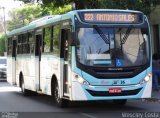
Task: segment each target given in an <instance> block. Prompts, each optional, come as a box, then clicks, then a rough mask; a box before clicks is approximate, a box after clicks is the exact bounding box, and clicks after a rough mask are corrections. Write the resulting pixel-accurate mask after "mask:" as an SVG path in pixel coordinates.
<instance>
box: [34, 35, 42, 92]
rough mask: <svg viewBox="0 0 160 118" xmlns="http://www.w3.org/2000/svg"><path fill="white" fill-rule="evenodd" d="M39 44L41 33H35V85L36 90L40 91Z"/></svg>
mask: <svg viewBox="0 0 160 118" xmlns="http://www.w3.org/2000/svg"><path fill="white" fill-rule="evenodd" d="M41 46H42V33H39V32H38V33H37V32H36V35H35V57H36V58H35V64H36V65H35V67H36V68H35V74H36V75H35V87H36V91H40V90H41V88H40V67H41V66H40V61H41Z"/></svg>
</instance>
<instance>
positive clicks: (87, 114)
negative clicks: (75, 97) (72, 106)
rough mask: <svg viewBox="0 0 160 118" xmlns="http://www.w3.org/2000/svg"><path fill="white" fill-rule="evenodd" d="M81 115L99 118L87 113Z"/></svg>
mask: <svg viewBox="0 0 160 118" xmlns="http://www.w3.org/2000/svg"><path fill="white" fill-rule="evenodd" d="M80 114H81V115H83V116H87V117H88V118H97V117H95V116H92V115H89V114H87V113H80Z"/></svg>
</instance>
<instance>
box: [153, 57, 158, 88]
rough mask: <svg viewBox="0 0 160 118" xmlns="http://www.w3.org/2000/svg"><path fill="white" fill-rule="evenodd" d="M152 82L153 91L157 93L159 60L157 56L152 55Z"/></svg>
mask: <svg viewBox="0 0 160 118" xmlns="http://www.w3.org/2000/svg"><path fill="white" fill-rule="evenodd" d="M152 63H153V64H152V65H153V82H154V90H155V91H159V88H158V86H159V85H158V76H160V60H159V58H158V54H153V61H152Z"/></svg>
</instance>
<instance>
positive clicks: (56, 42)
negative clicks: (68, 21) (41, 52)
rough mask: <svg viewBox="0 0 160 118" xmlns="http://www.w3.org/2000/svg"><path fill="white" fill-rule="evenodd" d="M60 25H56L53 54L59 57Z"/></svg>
mask: <svg viewBox="0 0 160 118" xmlns="http://www.w3.org/2000/svg"><path fill="white" fill-rule="evenodd" d="M59 39H60V25H55V26H54V28H53V52H54V54H55V55H58V56H59V52H60V51H59V50H60V49H59V43H60V40H59Z"/></svg>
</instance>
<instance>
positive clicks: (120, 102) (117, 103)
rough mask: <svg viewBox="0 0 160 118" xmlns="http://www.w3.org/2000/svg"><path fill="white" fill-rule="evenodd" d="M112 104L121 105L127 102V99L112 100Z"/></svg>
mask: <svg viewBox="0 0 160 118" xmlns="http://www.w3.org/2000/svg"><path fill="white" fill-rule="evenodd" d="M113 102H114V104H116V105H120V106H123V105H125V104H126V103H127V99H124V100H113Z"/></svg>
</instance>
